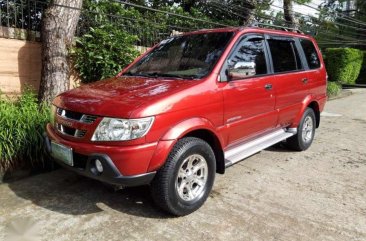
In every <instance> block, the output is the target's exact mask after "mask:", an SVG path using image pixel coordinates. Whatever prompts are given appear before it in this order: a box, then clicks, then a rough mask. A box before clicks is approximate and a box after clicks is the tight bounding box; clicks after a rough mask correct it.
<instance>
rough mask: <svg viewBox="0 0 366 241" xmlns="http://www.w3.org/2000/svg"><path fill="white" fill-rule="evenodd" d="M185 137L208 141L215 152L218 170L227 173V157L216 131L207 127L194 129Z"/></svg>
mask: <svg viewBox="0 0 366 241" xmlns="http://www.w3.org/2000/svg"><path fill="white" fill-rule="evenodd" d="M184 137H196V138H200V139H202V140H204V141H205V142H207V143H208V144H209V145H210V146H211V148H212V150H213V152H214V154H215V159H216V172H217V173H220V174H224V173H225V157H224V152H223V149H222V146H221V143H220V140H219V138H218V137H217V136H216V135H215V133H213V132H211V131H210V130H207V129H196V130H192V131H190V132H188V133H186V134H185V135H184V136H183V137H182V138H184Z"/></svg>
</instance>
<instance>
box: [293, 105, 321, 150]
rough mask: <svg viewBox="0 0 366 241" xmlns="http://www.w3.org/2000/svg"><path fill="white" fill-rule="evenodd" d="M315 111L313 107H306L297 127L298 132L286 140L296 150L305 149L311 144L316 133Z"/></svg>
mask: <svg viewBox="0 0 366 241" xmlns="http://www.w3.org/2000/svg"><path fill="white" fill-rule="evenodd" d="M315 126H316V120H315V113H314V111H313V109H311V108H306V110H305V112H304V115H303V116H302V118H301V122H300V124H299V126H298V127H297V134H296V135H294V136H292V137H290V138H288V139H287V140H286V145H287V146H288V147H289V148H291V149H293V150H295V151H305V150H306V149H308V148H309V147H310V146H311V143H312V142H313V140H314V135H315Z"/></svg>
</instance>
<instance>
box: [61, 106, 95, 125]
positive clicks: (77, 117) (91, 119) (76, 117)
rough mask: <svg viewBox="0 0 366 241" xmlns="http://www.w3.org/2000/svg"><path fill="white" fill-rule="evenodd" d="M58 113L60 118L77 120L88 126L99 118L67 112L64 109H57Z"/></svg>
mask: <svg viewBox="0 0 366 241" xmlns="http://www.w3.org/2000/svg"><path fill="white" fill-rule="evenodd" d="M56 112H57V115H58V116H61V117H63V118H65V119H70V120H75V121H79V122H82V123H87V124H92V123H94V121H95V120H96V119H97V116H94V115H87V114H82V113H79V112H75V111H71V110H65V109H62V108H57V110H56Z"/></svg>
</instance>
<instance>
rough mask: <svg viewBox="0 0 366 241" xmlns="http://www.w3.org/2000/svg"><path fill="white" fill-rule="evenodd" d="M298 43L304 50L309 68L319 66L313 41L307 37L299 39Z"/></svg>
mask: <svg viewBox="0 0 366 241" xmlns="http://www.w3.org/2000/svg"><path fill="white" fill-rule="evenodd" d="M300 43H301V46H302V48H303V50H304V53H305V57H306V60H307V61H308V65H309V68H310V69H317V68H320V61H319V56H318V53H317V52H316V49H315V47H314V44H313V42H311V41H310V40H307V39H300Z"/></svg>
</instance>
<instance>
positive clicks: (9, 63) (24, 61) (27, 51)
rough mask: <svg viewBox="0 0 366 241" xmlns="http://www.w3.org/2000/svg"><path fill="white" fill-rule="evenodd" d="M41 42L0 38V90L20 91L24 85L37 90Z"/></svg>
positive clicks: (39, 74) (39, 73)
mask: <svg viewBox="0 0 366 241" xmlns="http://www.w3.org/2000/svg"><path fill="white" fill-rule="evenodd" d="M41 66H42V65H41V44H40V43H39V42H30V41H23V40H15V39H4V38H0V90H1V92H3V93H6V94H17V93H20V92H21V91H22V90H23V89H24V88H25V86H26V85H30V86H32V87H33V88H34V89H36V90H38V88H39V81H40V79H41Z"/></svg>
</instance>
